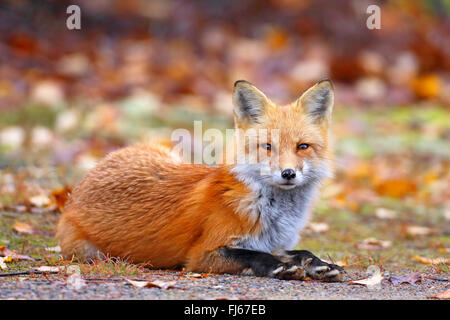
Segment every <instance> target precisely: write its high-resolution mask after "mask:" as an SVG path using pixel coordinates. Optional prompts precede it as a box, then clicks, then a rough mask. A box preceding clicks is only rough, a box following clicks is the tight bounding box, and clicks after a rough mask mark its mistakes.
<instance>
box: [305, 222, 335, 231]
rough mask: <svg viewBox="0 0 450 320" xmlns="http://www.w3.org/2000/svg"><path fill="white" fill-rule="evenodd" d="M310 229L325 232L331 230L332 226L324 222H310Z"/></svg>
mask: <svg viewBox="0 0 450 320" xmlns="http://www.w3.org/2000/svg"><path fill="white" fill-rule="evenodd" d="M308 229H309V230H311V231H312V232H315V233H325V232H327V231H328V230H330V226H329V225H328V224H327V223H324V222H310V223H309V224H308Z"/></svg>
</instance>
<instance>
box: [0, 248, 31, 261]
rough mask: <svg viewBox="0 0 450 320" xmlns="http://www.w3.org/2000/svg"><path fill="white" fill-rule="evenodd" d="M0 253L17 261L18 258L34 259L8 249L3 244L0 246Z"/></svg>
mask: <svg viewBox="0 0 450 320" xmlns="http://www.w3.org/2000/svg"><path fill="white" fill-rule="evenodd" d="M0 255H2V256H4V257H6V258H10V259H12V260H15V261H18V260H34V259H33V258H31V257H29V256H26V255H22V254H17V253H15V252H14V251H12V250H10V249H8V248H7V247H5V246H0Z"/></svg>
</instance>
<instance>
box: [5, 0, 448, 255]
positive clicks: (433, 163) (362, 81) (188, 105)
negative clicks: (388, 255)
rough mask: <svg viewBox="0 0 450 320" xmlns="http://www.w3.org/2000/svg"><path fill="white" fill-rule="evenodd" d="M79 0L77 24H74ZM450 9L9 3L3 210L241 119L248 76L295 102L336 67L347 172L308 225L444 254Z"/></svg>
mask: <svg viewBox="0 0 450 320" xmlns="http://www.w3.org/2000/svg"><path fill="white" fill-rule="evenodd" d="M72 4H77V5H79V6H80V8H81V30H68V29H67V27H66V20H67V18H68V17H69V14H67V13H66V9H67V7H68V6H69V5H72ZM372 4H376V5H378V6H379V7H380V8H381V29H379V30H369V29H368V28H367V27H366V21H367V19H368V18H369V16H370V14H368V13H366V10H367V7H368V6H369V5H372ZM449 13H450V1H448V0H423V1H407V0H398V1H394V0H385V1H381V0H380V1H376V0H371V1H356V0H355V1H350V0H337V1H327V0H315V1H312V0H281V1H275V0H273V1H256V0H249V1H241V0H239V1H238V0H230V1H218V0H198V1H193V0H183V1H178V0H155V1H145V0H116V1H107V0H97V1H88V0H85V1H82V0H79V1H62V0H60V1H32V0H28V1H27V0H4V1H2V2H1V3H0V208H2V207H3V208H4V210H6V211H8V210H9V211H14V212H21V211H20V210H22V212H43V211H45V210H53V209H54V205H55V201H56V204H57V200H55V197H56V198H57V197H58V195H61V191H57V190H60V189H59V188H64V187H65V188H70V187H73V185H74V184H75V183H76V182H78V181H79V180H80V179H81V177H82V175H83V174H84V173H85V172H86V170H88V169H89V168H91V167H92V166H93V165H95V163H96V161H97V160H98V159H99V158H101V157H102V156H104V155H105V154H106V153H108V152H110V151H112V150H114V149H117V148H119V147H122V146H125V145H129V144H132V143H135V142H138V141H149V140H151V139H156V140H159V141H161V142H162V143H167V144H169V143H170V141H169V139H170V133H171V131H172V130H173V129H175V128H187V129H192V128H193V121H194V120H203V127H204V129H205V128H208V127H214V128H219V129H222V130H224V129H225V128H232V126H233V124H232V105H231V90H232V86H233V83H234V81H236V80H238V79H246V80H248V81H250V82H252V83H253V84H255V85H256V86H257V87H258V88H260V89H261V90H262V91H264V92H265V93H266V94H267V95H268V96H269V97H270V98H271V99H272V100H273V101H275V102H277V103H279V104H283V103H288V102H290V101H292V100H294V99H296V98H298V97H299V96H300V95H301V93H302V92H303V91H304V90H305V89H306V88H308V87H309V86H311V85H312V84H314V83H315V82H317V81H318V80H320V79H322V78H330V79H331V80H332V81H333V83H334V85H335V94H336V105H335V112H334V123H333V139H334V140H335V148H336V178H335V179H334V180H333V181H330V182H328V183H327V184H326V187H325V189H324V192H323V194H322V200H324V201H321V202H320V203H319V205H318V207H317V215H316V218H315V219H316V220H317V221H316V222H317V225H316V229H314V228H312V229H311V230H312V231H311V232H312V234H316V233H319V234H320V233H323V232H328V227H329V226H330V225H333V228H335V227H336V230H337V231H336V233H334V234H333V235H331V237H335V239H336V240H337V241H336V243H338V242H339V241H341V243H342V241H343V240H345V239H347V240H348V234H349V232H353V234H352V235H353V236H355V237H356V238H357V239H359V240H362V239H363V238H365V237H368V236H378V237H380V238H384V239H386V238H388V239H389V238H390V239H391V240H392V239H394V238H396V237H400V238H401V239H404V238H408V237H413V238H414V237H416V236H419V237H420V236H424V235H425V236H431V238H427V239H428V240H427V241H428V242H426V243H423V242H421V241H422V240H423V239H422V238H420V239H419V242H418V245H419V244H421V245H422V247H424V246H425V247H427V248H438V249H439V250H441V251H436V252H435V253H436V254H438V253H439V252H442V250H444V252H446V253H448V251H445V250H448V247H450V227H449V219H450V207H449V205H450V170H449V158H450V143H449V141H450V112H449V110H450V15H449ZM55 190H56V191H55ZM49 208H50V209H49ZM55 210H57V209H55ZM377 219H378V220H377ZM392 219H397V220H395V221H397V222H398V223H396V224H392V223H391V221H393V220H392ZM340 223H342V224H340ZM352 223H353V224H354V225H357V226H358V227H357V228H354V229H352V227H351V226H352ZM416 224H421V227H422V228H425V229H419V231H417V229H411V230H415V231H411V230H410V229H409V227H410V226H415V225H416ZM339 226H341V227H339ZM377 226H378V227H377ZM393 226H395V227H393ZM11 228H12V227H11ZM377 228H378V229H377ZM436 228H437V229H436ZM356 229H357V230H356ZM49 230H50V229H49ZM350 230H352V231H350ZM436 230H438V231H436ZM355 232H356V234H355ZM377 232H378V233H377ZM421 232H422V233H421ZM346 237H347V238H346ZM307 239H309V240H308V241H310V242H306V244H308V243H309V244H310V246H312V247H314V245H317V244H320V245H321V246H320V248H324V249H323V250H326V249H327V247H326V246H327V245H330V243H329V241H327V242H325V243H322V242H321V241H322V240H320V238H318V237H314V236H311V238H308V237H307ZM377 245H378V246H379V247H380V246H381V247H382V245H381V244H380V243H378V244H375V247H376V246H377ZM402 248H403V247H402ZM403 249H404V248H403ZM403 249H402V250H403ZM399 251H401V250H400V249H399Z"/></svg>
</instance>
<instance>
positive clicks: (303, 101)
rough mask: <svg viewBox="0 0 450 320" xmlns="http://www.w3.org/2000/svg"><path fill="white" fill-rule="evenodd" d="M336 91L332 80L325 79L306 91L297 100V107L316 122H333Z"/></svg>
mask: <svg viewBox="0 0 450 320" xmlns="http://www.w3.org/2000/svg"><path fill="white" fill-rule="evenodd" d="M333 104H334V89H333V84H332V83H331V81H330V80H328V79H324V80H320V81H319V82H317V83H316V84H315V85H314V86H312V87H311V88H309V89H308V90H306V91H305V92H304V93H303V94H302V96H301V97H300V98H299V99H298V100H297V103H296V107H297V108H301V110H302V111H303V112H305V113H306V114H309V115H310V116H311V117H312V118H313V119H314V120H315V121H316V122H322V121H323V120H327V121H328V122H329V121H330V120H331V112H332V111H333Z"/></svg>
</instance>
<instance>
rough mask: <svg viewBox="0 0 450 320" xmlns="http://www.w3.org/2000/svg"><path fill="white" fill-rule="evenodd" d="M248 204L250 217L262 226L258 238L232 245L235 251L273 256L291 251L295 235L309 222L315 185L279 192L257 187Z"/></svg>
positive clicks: (297, 236) (275, 189)
mask: <svg viewBox="0 0 450 320" xmlns="http://www.w3.org/2000/svg"><path fill="white" fill-rule="evenodd" d="M258 189H259V190H254V192H255V193H256V194H257V197H256V199H255V200H254V203H253V204H252V211H253V212H252V214H254V215H256V216H257V217H258V219H259V221H260V223H261V224H262V229H261V232H260V233H259V234H258V235H254V236H247V237H245V238H241V239H240V240H238V241H236V243H235V244H234V245H235V246H236V247H238V248H243V249H250V250H257V251H263V252H273V251H274V250H276V249H287V250H289V249H293V248H294V247H295V245H296V244H297V243H298V241H299V239H300V236H299V231H300V230H301V229H302V228H303V227H304V226H305V225H306V223H307V222H308V218H309V207H310V204H311V201H312V199H313V197H314V194H315V193H316V190H317V185H316V184H315V183H313V184H308V185H304V186H299V187H296V188H295V189H293V190H281V189H280V188H278V187H276V186H267V185H266V186H264V185H260V186H259V188H258Z"/></svg>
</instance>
